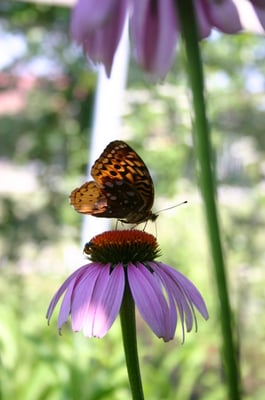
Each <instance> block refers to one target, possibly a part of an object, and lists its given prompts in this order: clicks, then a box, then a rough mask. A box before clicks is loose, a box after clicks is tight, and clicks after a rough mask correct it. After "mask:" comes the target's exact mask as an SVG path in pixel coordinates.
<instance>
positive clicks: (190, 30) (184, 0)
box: [175, 0, 240, 400]
mask: <svg viewBox="0 0 265 400" xmlns="http://www.w3.org/2000/svg"><path fill="white" fill-rule="evenodd" d="M175 2H176V5H177V7H178V11H179V16H180V21H181V32H182V35H183V39H184V44H185V49H186V54H187V60H188V66H187V67H188V73H189V78H190V85H191V89H192V94H193V107H194V112H195V121H194V128H195V129H194V130H195V132H194V142H195V151H196V156H197V160H198V167H199V179H200V187H201V192H202V196H203V200H204V205H205V212H206V220H207V225H208V231H209V241H210V248H211V252H212V258H213V264H214V273H215V279H216V284H217V290H218V296H219V300H220V318H221V328H222V336H223V357H224V365H225V370H226V379H227V383H228V386H229V399H231V400H232V399H233V400H237V399H240V379H239V377H240V373H239V365H238V362H237V356H236V346H235V342H234V340H233V339H234V338H233V329H232V327H233V324H232V313H231V308H230V304H229V297H228V289H227V280H226V273H225V265H224V257H223V252H222V246H221V238H220V230H219V224H218V217H217V209H216V203H215V185H214V175H213V171H212V165H211V154H212V153H211V142H210V132H209V126H208V123H207V117H206V105H205V99H204V85H203V70H202V62H201V57H200V50H199V45H198V40H197V31H196V20H195V15H194V10H193V5H192V3H194V2H193V1H192V0H175Z"/></svg>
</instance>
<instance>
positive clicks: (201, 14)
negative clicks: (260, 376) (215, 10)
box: [194, 0, 212, 39]
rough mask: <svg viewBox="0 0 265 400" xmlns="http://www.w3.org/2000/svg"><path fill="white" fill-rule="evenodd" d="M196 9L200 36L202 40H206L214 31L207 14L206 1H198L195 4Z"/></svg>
mask: <svg viewBox="0 0 265 400" xmlns="http://www.w3.org/2000/svg"><path fill="white" fill-rule="evenodd" d="M194 8H195V10H194V11H195V14H196V20H197V25H198V35H199V37H200V38H201V39H204V38H206V37H208V36H209V35H210V34H211V30H212V24H211V22H210V21H209V15H208V13H207V10H208V6H207V5H206V4H205V0H197V1H195V2H194Z"/></svg>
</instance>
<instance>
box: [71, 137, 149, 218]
mask: <svg viewBox="0 0 265 400" xmlns="http://www.w3.org/2000/svg"><path fill="white" fill-rule="evenodd" d="M91 175H92V177H93V179H94V180H93V181H89V182H86V183H84V184H83V185H82V186H81V187H80V188H76V189H74V190H73V191H72V193H71V194H70V204H71V205H72V206H73V207H74V208H75V210H76V211H78V212H79V213H82V214H89V215H93V216H94V217H104V218H117V219H118V220H120V221H121V222H124V223H128V224H136V225H137V224H139V223H141V222H145V221H148V220H152V221H154V220H155V219H156V218H157V215H156V214H154V213H153V212H152V206H153V202H154V185H153V181H152V178H151V176H150V174H149V171H148V169H147V167H146V165H145V163H144V162H143V160H142V159H141V158H140V157H139V155H138V154H137V153H136V152H135V151H134V150H133V149H132V148H131V147H130V146H129V145H128V144H127V143H125V142H123V141H121V140H114V141H113V142H110V143H109V144H108V146H107V147H106V148H105V150H104V151H103V153H102V154H101V156H100V157H99V158H98V159H97V160H96V162H95V163H94V165H93V166H92V169H91Z"/></svg>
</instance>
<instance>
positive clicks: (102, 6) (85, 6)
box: [70, 0, 120, 42]
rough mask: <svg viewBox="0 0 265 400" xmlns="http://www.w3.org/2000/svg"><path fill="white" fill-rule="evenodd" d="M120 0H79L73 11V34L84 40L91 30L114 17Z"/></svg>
mask: <svg viewBox="0 0 265 400" xmlns="http://www.w3.org/2000/svg"><path fill="white" fill-rule="evenodd" d="M119 2H120V0H97V1H95V0H79V1H78V2H77V4H76V6H75V7H74V9H73V12H72V18H71V27H70V29H71V34H72V36H73V37H74V38H75V40H76V41H77V42H82V41H83V40H84V37H85V36H86V35H87V34H89V33H90V32H91V31H93V30H95V29H97V28H99V26H100V25H104V24H105V23H106V22H107V21H108V19H109V18H112V17H113V13H115V12H116V9H117V6H118V3H119Z"/></svg>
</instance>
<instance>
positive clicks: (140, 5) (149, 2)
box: [131, 0, 177, 78]
mask: <svg viewBox="0 0 265 400" xmlns="http://www.w3.org/2000/svg"><path fill="white" fill-rule="evenodd" d="M131 32H132V37H133V42H134V46H135V57H136V59H137V61H138V62H139V64H140V65H141V66H142V67H143V68H144V69H145V70H147V71H149V72H151V73H152V74H154V75H155V76H157V77H159V78H164V77H165V75H166V73H167V72H168V70H169V68H170V67H171V65H172V62H173V59H174V52H175V47H176V40H177V22H176V9H175V6H174V2H173V1H172V0H163V1H153V0H141V1H139V0H133V14H132V17H131Z"/></svg>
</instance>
